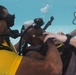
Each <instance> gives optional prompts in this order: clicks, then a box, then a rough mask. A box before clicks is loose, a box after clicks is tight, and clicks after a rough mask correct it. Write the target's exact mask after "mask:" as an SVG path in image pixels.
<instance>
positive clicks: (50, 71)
mask: <svg viewBox="0 0 76 75" xmlns="http://www.w3.org/2000/svg"><path fill="white" fill-rule="evenodd" d="M47 45H48V51H47V54H46V57H45V59H44V60H35V59H31V58H29V57H23V59H22V62H21V64H20V66H19V68H18V70H17V73H16V75H61V72H62V61H61V58H60V54H59V52H58V50H57V49H56V47H55V45H54V43H51V42H49V41H48V42H47ZM20 73H21V74H20Z"/></svg>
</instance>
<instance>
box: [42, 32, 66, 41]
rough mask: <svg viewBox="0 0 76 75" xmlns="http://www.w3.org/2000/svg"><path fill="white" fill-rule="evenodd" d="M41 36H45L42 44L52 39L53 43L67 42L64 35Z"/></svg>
mask: <svg viewBox="0 0 76 75" xmlns="http://www.w3.org/2000/svg"><path fill="white" fill-rule="evenodd" d="M43 34H47V36H46V37H45V39H44V42H46V41H47V39H48V38H54V40H55V41H59V42H65V41H66V40H67V37H66V36H65V35H60V34H55V33H50V32H44V33H43Z"/></svg>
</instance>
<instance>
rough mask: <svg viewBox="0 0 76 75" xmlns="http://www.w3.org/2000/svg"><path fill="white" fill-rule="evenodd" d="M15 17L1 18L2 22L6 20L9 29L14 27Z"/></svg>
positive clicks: (9, 15)
mask: <svg viewBox="0 0 76 75" xmlns="http://www.w3.org/2000/svg"><path fill="white" fill-rule="evenodd" d="M14 19H15V15H11V14H8V15H7V16H6V17H2V16H0V20H5V21H6V23H7V26H8V27H12V26H13V25H14Z"/></svg>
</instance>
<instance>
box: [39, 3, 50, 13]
mask: <svg viewBox="0 0 76 75" xmlns="http://www.w3.org/2000/svg"><path fill="white" fill-rule="evenodd" d="M49 8H50V6H49V5H48V4H47V5H46V6H45V7H43V8H41V9H40V12H42V13H47V12H48V11H49Z"/></svg>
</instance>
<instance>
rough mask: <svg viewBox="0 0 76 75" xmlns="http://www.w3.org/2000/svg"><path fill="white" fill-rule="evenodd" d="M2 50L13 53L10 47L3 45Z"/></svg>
mask: <svg viewBox="0 0 76 75" xmlns="http://www.w3.org/2000/svg"><path fill="white" fill-rule="evenodd" d="M0 50H8V51H12V49H11V48H10V47H8V46H4V45H2V44H0Z"/></svg>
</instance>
